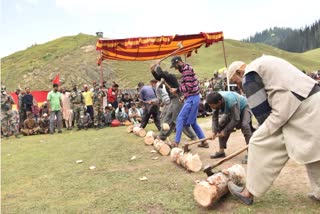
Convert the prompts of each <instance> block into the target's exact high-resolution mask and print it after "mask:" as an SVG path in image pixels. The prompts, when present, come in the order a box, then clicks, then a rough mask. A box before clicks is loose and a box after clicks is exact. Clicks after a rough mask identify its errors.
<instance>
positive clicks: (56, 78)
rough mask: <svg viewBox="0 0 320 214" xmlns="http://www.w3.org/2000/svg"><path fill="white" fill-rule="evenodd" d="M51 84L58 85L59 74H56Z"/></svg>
mask: <svg viewBox="0 0 320 214" xmlns="http://www.w3.org/2000/svg"><path fill="white" fill-rule="evenodd" d="M52 84H58V85H60V76H59V74H57V75H56V77H55V78H54V79H53V80H52Z"/></svg>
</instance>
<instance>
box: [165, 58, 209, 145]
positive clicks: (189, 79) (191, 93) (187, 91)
mask: <svg viewBox="0 0 320 214" xmlns="http://www.w3.org/2000/svg"><path fill="white" fill-rule="evenodd" d="M171 68H175V69H176V70H178V71H179V72H180V73H181V74H182V82H181V84H180V86H179V87H178V88H171V89H170V92H171V93H179V92H181V93H183V95H184V99H185V100H184V104H183V107H182V109H181V111H180V113H179V115H178V117H177V121H176V123H177V125H176V138H175V142H173V143H172V146H173V147H176V146H178V144H179V143H180V140H181V134H182V130H183V128H184V127H189V126H191V127H192V128H193V130H194V131H195V133H196V135H197V136H198V138H199V139H202V138H205V135H204V133H203V131H202V129H201V128H200V126H199V125H198V123H197V115H198V108H199V102H200V96H199V91H200V89H199V81H198V79H197V78H196V75H195V73H194V70H193V68H192V67H191V66H190V65H189V64H186V63H184V62H182V59H181V57H180V56H175V57H173V58H172V59H171ZM202 146H203V147H209V146H208V144H207V143H206V142H203V143H202Z"/></svg>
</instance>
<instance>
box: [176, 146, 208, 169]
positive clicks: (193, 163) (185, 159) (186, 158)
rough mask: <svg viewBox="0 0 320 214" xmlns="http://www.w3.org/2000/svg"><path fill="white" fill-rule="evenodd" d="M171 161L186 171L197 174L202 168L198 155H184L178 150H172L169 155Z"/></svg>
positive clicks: (188, 153)
mask: <svg viewBox="0 0 320 214" xmlns="http://www.w3.org/2000/svg"><path fill="white" fill-rule="evenodd" d="M170 157H171V160H172V161H174V162H176V163H177V164H178V165H181V166H182V167H184V168H186V169H187V170H188V171H192V172H199V171H200V170H201V168H202V161H201V160H200V157H199V155H198V154H195V155H193V154H191V153H190V152H187V153H184V152H183V150H182V149H180V148H173V149H172V150H171V153H170Z"/></svg>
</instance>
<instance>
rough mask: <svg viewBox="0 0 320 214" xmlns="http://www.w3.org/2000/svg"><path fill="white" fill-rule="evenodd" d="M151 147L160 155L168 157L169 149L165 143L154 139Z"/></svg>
mask: <svg viewBox="0 0 320 214" xmlns="http://www.w3.org/2000/svg"><path fill="white" fill-rule="evenodd" d="M153 147H154V148H155V150H157V151H158V152H159V153H160V154H161V155H164V156H166V155H169V154H170V151H171V148H170V146H168V145H167V144H166V143H165V142H163V141H162V140H160V139H155V140H154V142H153Z"/></svg>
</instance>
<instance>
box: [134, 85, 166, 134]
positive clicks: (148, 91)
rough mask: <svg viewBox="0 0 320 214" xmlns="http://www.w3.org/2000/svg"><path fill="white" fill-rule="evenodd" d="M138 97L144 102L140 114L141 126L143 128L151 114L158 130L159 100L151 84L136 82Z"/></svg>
mask: <svg viewBox="0 0 320 214" xmlns="http://www.w3.org/2000/svg"><path fill="white" fill-rule="evenodd" d="M138 88H139V92H140V97H139V100H140V102H143V103H144V107H145V108H144V111H143V114H142V120H141V126H140V127H141V128H145V127H146V126H147V124H148V121H149V118H150V116H151V115H152V118H153V120H154V124H155V125H156V127H157V129H158V130H159V131H160V129H161V127H160V115H159V101H158V99H157V96H156V93H155V90H154V89H153V88H152V87H151V86H146V85H144V84H143V82H139V84H138Z"/></svg>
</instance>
